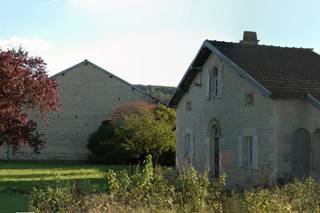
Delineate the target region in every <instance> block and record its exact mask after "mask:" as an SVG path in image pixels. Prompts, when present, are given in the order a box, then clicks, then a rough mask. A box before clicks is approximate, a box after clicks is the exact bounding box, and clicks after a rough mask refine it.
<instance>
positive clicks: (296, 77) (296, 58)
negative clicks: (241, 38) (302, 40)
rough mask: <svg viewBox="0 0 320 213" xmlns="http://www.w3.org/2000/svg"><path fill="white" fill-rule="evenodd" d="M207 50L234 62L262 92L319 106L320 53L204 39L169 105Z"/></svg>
mask: <svg viewBox="0 0 320 213" xmlns="http://www.w3.org/2000/svg"><path fill="white" fill-rule="evenodd" d="M210 53H214V54H216V55H217V56H218V57H219V58H220V59H221V60H223V61H225V62H226V63H228V64H229V65H231V66H233V68H235V70H236V71H238V72H239V73H240V76H242V77H245V78H247V79H248V80H249V81H250V82H252V83H253V84H254V85H255V86H256V87H257V88H258V89H259V90H260V91H261V92H262V94H263V95H265V96H269V97H270V98H276V99H306V98H307V99H309V100H310V101H312V103H314V104H317V105H318V106H320V102H319V101H318V100H320V55H318V54H317V53H316V52H314V51H313V50H312V49H305V48H288V47H276V46H267V45H253V44H245V43H241V42H240V43H233V42H224V41H211V40H206V41H205V42H204V43H203V45H202V47H201V48H200V50H199V52H198V54H197V56H196V58H195V59H194V61H193V62H192V63H191V65H190V67H189V69H188V70H187V72H186V74H185V75H184V77H183V79H182V80H181V82H180V84H179V86H178V88H177V91H176V93H175V94H174V96H173V98H172V99H171V101H170V103H169V105H170V106H172V107H175V106H176V105H177V104H178V103H179V101H180V99H181V97H182V96H183V94H184V93H185V92H186V91H187V89H188V87H189V85H190V83H191V82H192V80H193V78H194V77H195V76H196V74H197V72H199V71H200V70H201V67H202V65H203V64H204V62H205V61H206V60H207V58H208V56H209V55H210Z"/></svg>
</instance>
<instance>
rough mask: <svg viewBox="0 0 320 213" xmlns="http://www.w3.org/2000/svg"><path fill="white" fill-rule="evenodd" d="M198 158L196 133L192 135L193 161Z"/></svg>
mask: <svg viewBox="0 0 320 213" xmlns="http://www.w3.org/2000/svg"><path fill="white" fill-rule="evenodd" d="M195 159H196V135H195V134H193V137H192V161H194V160H195Z"/></svg>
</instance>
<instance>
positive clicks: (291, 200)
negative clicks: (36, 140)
mask: <svg viewBox="0 0 320 213" xmlns="http://www.w3.org/2000/svg"><path fill="white" fill-rule="evenodd" d="M225 179H226V176H225V175H224V174H222V175H221V176H220V178H219V179H217V180H215V181H210V180H209V176H208V173H206V172H204V173H197V172H196V171H195V170H194V169H193V168H192V167H188V168H186V169H185V170H183V171H182V172H180V173H177V172H176V171H175V170H173V169H172V168H164V167H161V168H154V167H153V165H152V162H151V157H150V156H149V157H148V158H147V159H146V160H145V162H144V167H143V169H142V170H141V169H136V170H134V171H128V170H123V171H118V172H115V171H113V170H109V171H108V172H107V175H106V191H104V192H97V191H94V190H86V191H81V189H80V188H81V187H79V186H77V185H76V184H70V185H68V186H65V185H64V186H60V187H59V186H57V187H56V188H50V187H48V188H47V189H45V190H39V189H34V191H33V192H32V195H31V198H32V199H31V207H30V210H32V211H35V212H237V213H238V212H306V211H307V212H320V184H319V183H316V182H314V181H313V180H312V179H311V178H309V179H307V180H305V181H298V180H296V181H294V182H292V183H289V184H286V185H284V186H283V187H271V188H255V189H248V190H247V191H245V192H243V193H238V192H227V190H226V188H225Z"/></svg>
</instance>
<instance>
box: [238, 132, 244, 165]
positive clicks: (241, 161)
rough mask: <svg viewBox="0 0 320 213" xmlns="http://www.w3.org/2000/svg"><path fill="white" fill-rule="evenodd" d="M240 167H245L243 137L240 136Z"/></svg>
mask: <svg viewBox="0 0 320 213" xmlns="http://www.w3.org/2000/svg"><path fill="white" fill-rule="evenodd" d="M238 165H239V166H240V167H242V166H243V136H239V140H238Z"/></svg>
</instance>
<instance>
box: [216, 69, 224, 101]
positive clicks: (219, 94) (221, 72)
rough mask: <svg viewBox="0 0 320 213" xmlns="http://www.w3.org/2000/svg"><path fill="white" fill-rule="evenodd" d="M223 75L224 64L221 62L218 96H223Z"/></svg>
mask: <svg viewBox="0 0 320 213" xmlns="http://www.w3.org/2000/svg"><path fill="white" fill-rule="evenodd" d="M222 76H223V64H222V63H221V64H220V66H219V69H218V92H217V95H218V98H221V97H222Z"/></svg>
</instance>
